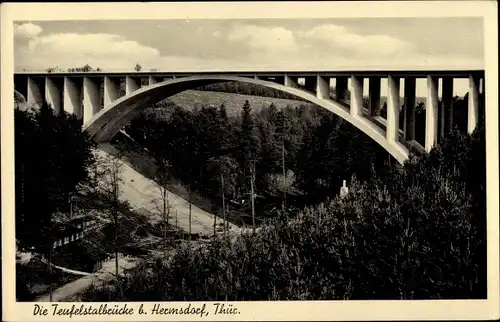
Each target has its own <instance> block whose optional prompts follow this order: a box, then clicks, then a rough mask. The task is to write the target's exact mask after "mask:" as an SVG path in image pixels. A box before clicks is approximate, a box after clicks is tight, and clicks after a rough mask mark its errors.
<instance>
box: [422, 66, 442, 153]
mask: <svg viewBox="0 0 500 322" xmlns="http://www.w3.org/2000/svg"><path fill="white" fill-rule="evenodd" d="M438 80H439V79H438V78H437V77H436V76H432V75H427V102H426V106H425V151H427V152H429V151H430V150H431V149H432V147H433V146H434V145H435V144H436V143H437V138H438V135H437V130H438V104H439V99H438Z"/></svg>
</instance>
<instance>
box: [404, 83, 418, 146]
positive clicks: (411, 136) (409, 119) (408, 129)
mask: <svg viewBox="0 0 500 322" xmlns="http://www.w3.org/2000/svg"><path fill="white" fill-rule="evenodd" d="M415 96H416V78H415V77H405V97H404V100H405V102H404V128H403V132H404V134H405V140H407V141H412V140H415V104H416V102H415Z"/></svg>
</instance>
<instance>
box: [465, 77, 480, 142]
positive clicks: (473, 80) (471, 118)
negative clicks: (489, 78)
mask: <svg viewBox="0 0 500 322" xmlns="http://www.w3.org/2000/svg"><path fill="white" fill-rule="evenodd" d="M479 83H480V80H479V77H478V76H477V75H476V74H470V75H469V108H468V113H467V114H468V115H467V132H468V133H472V132H474V130H475V129H476V126H477V122H478V120H479V85H480V84H479Z"/></svg>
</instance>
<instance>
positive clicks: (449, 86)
mask: <svg viewBox="0 0 500 322" xmlns="http://www.w3.org/2000/svg"><path fill="white" fill-rule="evenodd" d="M442 79H443V93H442V99H441V102H442V104H441V111H442V112H441V115H442V117H441V120H440V127H441V137H444V136H445V135H446V134H449V133H451V131H452V130H453V78H452V77H443V78H442Z"/></svg>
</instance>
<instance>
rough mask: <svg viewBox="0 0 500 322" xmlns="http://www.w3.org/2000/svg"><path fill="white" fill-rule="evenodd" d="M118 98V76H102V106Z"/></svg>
mask: <svg viewBox="0 0 500 322" xmlns="http://www.w3.org/2000/svg"><path fill="white" fill-rule="evenodd" d="M118 98H120V78H112V77H107V76H106V77H104V106H106V105H108V104H110V103H112V102H114V101H116V100H117V99H118Z"/></svg>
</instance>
